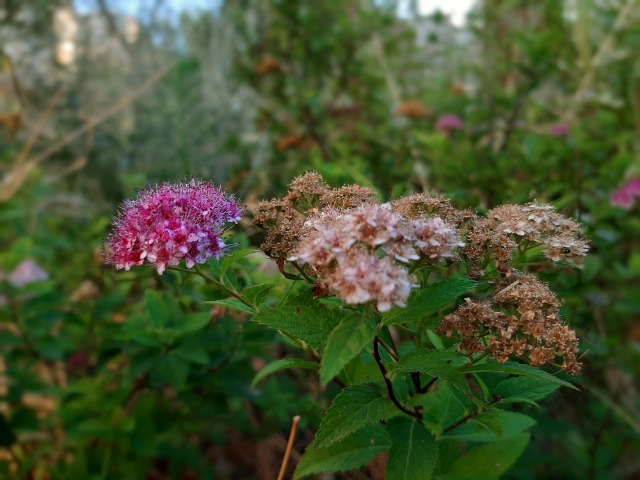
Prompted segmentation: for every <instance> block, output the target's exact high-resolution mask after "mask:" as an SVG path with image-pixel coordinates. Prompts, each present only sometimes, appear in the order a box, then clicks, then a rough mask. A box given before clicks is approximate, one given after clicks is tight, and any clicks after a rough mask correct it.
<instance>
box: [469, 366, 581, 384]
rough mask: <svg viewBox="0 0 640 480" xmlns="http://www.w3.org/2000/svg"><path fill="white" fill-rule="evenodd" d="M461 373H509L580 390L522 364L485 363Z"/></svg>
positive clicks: (470, 367)
mask: <svg viewBox="0 0 640 480" xmlns="http://www.w3.org/2000/svg"><path fill="white" fill-rule="evenodd" d="M458 370H459V371H460V372H461V373H479V372H493V373H507V374H510V375H520V376H523V377H531V378H538V379H540V380H542V381H545V382H549V383H554V384H556V385H562V386H565V387H569V388H573V389H574V390H578V389H577V388H576V387H574V386H573V385H571V384H570V383H569V382H565V381H564V380H561V379H559V378H558V377H555V376H553V375H551V374H550V373H547V372H545V371H544V370H540V369H539V368H535V367H532V366H530V365H524V364H522V363H513V362H507V363H500V364H496V363H483V364H475V365H466V366H463V367H460V368H459V369H458Z"/></svg>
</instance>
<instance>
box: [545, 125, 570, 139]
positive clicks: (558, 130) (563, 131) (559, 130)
mask: <svg viewBox="0 0 640 480" xmlns="http://www.w3.org/2000/svg"><path fill="white" fill-rule="evenodd" d="M569 132H570V129H569V126H568V125H565V124H564V123H559V124H557V125H553V126H551V127H549V135H551V136H552V137H557V138H561V137H566V136H567V135H569Z"/></svg>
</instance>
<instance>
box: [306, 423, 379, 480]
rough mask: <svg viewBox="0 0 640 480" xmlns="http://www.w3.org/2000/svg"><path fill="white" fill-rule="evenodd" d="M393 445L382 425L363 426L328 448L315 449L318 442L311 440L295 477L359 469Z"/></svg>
mask: <svg viewBox="0 0 640 480" xmlns="http://www.w3.org/2000/svg"><path fill="white" fill-rule="evenodd" d="M390 446H391V438H390V437H389V434H388V433H387V432H386V431H385V429H384V428H383V427H382V426H381V425H369V426H367V427H364V428H362V429H360V430H358V431H357V432H355V433H354V434H353V435H351V436H349V437H347V438H345V439H343V440H342V441H340V442H337V443H334V444H333V445H331V446H329V447H326V448H319V449H318V448H315V443H312V444H311V445H309V447H308V448H307V450H306V451H305V452H304V455H303V456H302V459H301V460H300V463H299V464H298V467H297V468H296V472H295V475H294V479H299V478H303V477H306V476H308V475H313V474H316V473H328V472H347V471H349V470H356V469H358V468H361V467H364V466H365V465H367V464H368V463H369V462H370V461H371V460H372V459H373V457H375V456H376V455H378V454H380V453H383V452H386V451H387V450H389V447H390Z"/></svg>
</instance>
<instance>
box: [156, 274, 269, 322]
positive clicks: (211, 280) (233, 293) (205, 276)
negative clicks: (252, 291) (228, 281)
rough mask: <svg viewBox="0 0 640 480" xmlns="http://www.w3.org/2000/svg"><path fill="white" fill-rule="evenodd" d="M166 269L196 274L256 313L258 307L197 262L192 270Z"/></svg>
mask: <svg viewBox="0 0 640 480" xmlns="http://www.w3.org/2000/svg"><path fill="white" fill-rule="evenodd" d="M167 270H175V271H176V272H187V273H193V274H195V275H198V276H199V277H201V278H203V279H204V280H205V281H206V282H208V283H210V284H212V285H215V286H216V287H218V288H220V289H222V290H224V291H225V292H227V293H228V294H229V295H231V296H232V297H234V298H236V299H237V300H239V301H240V302H242V303H244V304H245V305H246V306H247V307H249V308H250V309H251V310H253V311H255V312H256V313H258V309H257V308H256V307H255V306H253V305H251V304H250V303H249V302H247V301H246V300H245V299H244V298H242V295H240V294H239V293H238V292H236V291H235V290H232V289H231V288H229V287H227V286H226V285H225V284H224V283H222V282H220V281H218V280H216V279H215V278H213V277H212V276H210V275H208V274H207V273H206V272H205V271H203V270H202V268H200V266H199V265H197V264H196V265H195V266H194V269H193V270H189V269H187V268H180V267H167Z"/></svg>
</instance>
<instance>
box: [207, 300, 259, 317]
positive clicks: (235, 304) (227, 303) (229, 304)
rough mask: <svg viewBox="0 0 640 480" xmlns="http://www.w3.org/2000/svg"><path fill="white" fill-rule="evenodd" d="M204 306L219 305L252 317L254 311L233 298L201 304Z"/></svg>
mask: <svg viewBox="0 0 640 480" xmlns="http://www.w3.org/2000/svg"><path fill="white" fill-rule="evenodd" d="M202 303H204V304H205V305H219V306H221V307H225V308H228V309H229V310H237V311H239V312H245V313H249V314H251V315H253V314H254V313H256V311H255V310H254V309H253V308H251V307H250V306H249V305H245V304H244V303H242V302H241V301H240V300H236V299H235V298H228V299H224V300H211V301H207V302H202Z"/></svg>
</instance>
